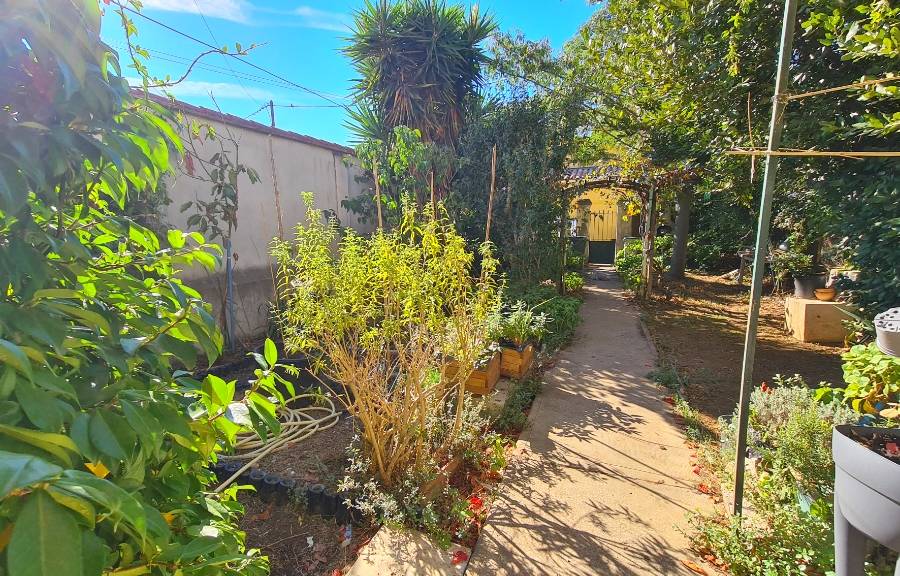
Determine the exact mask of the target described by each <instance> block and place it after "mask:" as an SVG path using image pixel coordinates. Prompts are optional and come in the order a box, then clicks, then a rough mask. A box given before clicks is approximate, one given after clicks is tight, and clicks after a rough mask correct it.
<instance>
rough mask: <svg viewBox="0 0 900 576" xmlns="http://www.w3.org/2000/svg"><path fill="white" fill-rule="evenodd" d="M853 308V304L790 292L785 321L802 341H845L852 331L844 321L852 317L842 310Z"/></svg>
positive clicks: (794, 335)
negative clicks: (797, 296)
mask: <svg viewBox="0 0 900 576" xmlns="http://www.w3.org/2000/svg"><path fill="white" fill-rule="evenodd" d="M853 309H854V308H853V307H852V306H851V305H849V304H843V303H838V302H822V301H821V300H808V299H806V298H795V297H793V296H788V297H787V298H785V300H784V322H785V326H786V328H787V330H788V332H789V333H790V334H791V336H793V337H794V338H796V339H797V340H800V341H801V342H816V343H818V344H843V343H844V339H845V338H846V337H847V335H848V334H849V330H847V328H846V327H845V326H844V321H846V320H850V319H851V318H850V316H848V315H847V314H845V313H844V312H843V311H842V310H847V311H853Z"/></svg>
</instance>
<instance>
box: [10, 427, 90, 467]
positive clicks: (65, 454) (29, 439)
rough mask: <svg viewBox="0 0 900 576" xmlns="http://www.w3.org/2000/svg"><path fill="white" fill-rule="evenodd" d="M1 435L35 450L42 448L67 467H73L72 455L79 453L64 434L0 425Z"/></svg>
mask: <svg viewBox="0 0 900 576" xmlns="http://www.w3.org/2000/svg"><path fill="white" fill-rule="evenodd" d="M0 434H3V435H4V436H8V437H10V438H13V439H15V440H18V441H20V442H24V443H26V444H29V445H31V446H34V447H35V448H40V449H41V450H43V451H44V452H47V453H49V454H52V455H54V456H56V457H57V458H58V459H59V460H60V461H62V462H63V463H65V465H66V466H67V467H71V466H72V457H71V454H78V453H79V451H78V447H77V446H76V445H75V443H74V442H72V439H71V438H69V437H68V436H63V435H62V434H54V433H51V432H39V431H37V430H28V429H27V428H18V427H15V426H6V425H3V424H0Z"/></svg>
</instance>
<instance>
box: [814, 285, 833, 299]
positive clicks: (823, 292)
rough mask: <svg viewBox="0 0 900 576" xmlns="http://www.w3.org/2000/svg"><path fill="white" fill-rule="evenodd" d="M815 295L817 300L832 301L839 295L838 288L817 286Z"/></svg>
mask: <svg viewBox="0 0 900 576" xmlns="http://www.w3.org/2000/svg"><path fill="white" fill-rule="evenodd" d="M815 295H816V300H821V301H822V302H831V301H832V300H834V297H835V296H836V295H837V290H835V289H834V288H816V290H815Z"/></svg>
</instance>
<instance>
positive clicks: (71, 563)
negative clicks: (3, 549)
mask: <svg viewBox="0 0 900 576" xmlns="http://www.w3.org/2000/svg"><path fill="white" fill-rule="evenodd" d="M81 543H82V539H81V533H80V531H79V530H78V525H77V524H76V523H75V519H74V518H73V517H72V515H71V514H70V513H69V512H68V511H67V510H66V509H65V508H63V507H61V506H60V505H59V504H57V503H56V502H54V501H53V499H52V498H51V497H50V496H49V495H48V494H47V493H46V492H44V491H43V490H38V491H36V492H33V493H32V494H31V495H30V496H29V497H28V499H27V501H26V502H25V505H24V506H23V507H22V511H21V512H20V513H19V516H18V517H17V518H16V520H15V527H14V528H13V532H12V537H11V538H10V541H9V549H8V551H7V563H8V573H9V576H83V572H82V567H83V562H84V560H83V558H82V549H81Z"/></svg>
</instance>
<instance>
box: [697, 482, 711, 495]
mask: <svg viewBox="0 0 900 576" xmlns="http://www.w3.org/2000/svg"><path fill="white" fill-rule="evenodd" d="M697 490H699V491H701V492H703V493H704V494H712V493H713V491H712V488H710V487H709V486H707V485H706V484H700V485H699V486H697Z"/></svg>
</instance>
